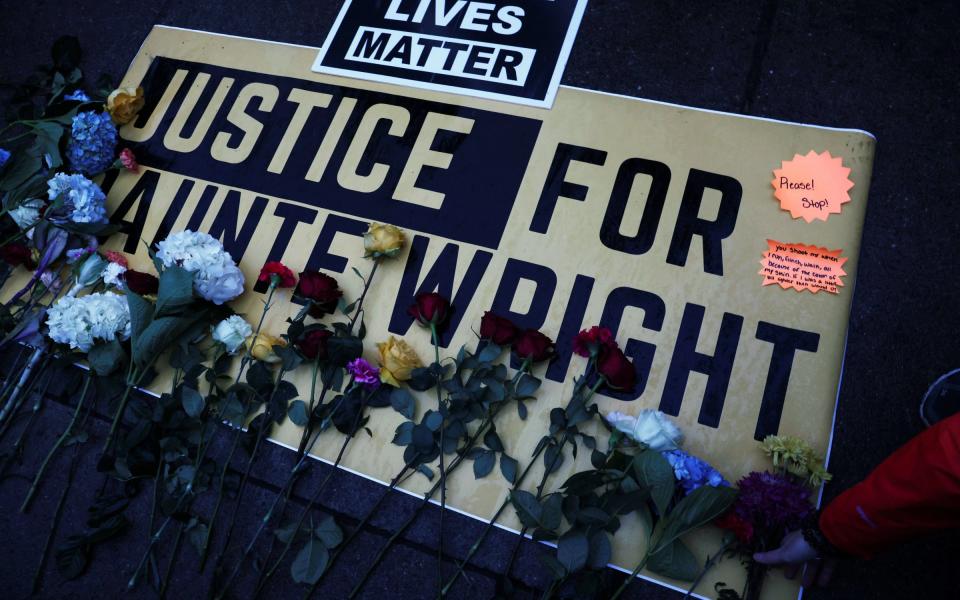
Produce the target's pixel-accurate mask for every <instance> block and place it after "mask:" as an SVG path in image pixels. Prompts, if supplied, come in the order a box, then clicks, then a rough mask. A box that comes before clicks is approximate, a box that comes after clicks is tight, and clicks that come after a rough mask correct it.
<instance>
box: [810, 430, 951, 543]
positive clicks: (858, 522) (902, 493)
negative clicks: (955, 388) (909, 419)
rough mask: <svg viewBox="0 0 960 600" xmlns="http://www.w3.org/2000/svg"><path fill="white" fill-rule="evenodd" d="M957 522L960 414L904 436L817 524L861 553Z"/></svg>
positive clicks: (832, 505) (834, 539)
mask: <svg viewBox="0 0 960 600" xmlns="http://www.w3.org/2000/svg"><path fill="white" fill-rule="evenodd" d="M958 527H960V414H957V415H954V416H952V417H950V418H948V419H944V420H943V421H941V422H940V423H938V424H936V425H934V426H933V427H931V428H930V429H927V430H926V431H924V432H923V433H921V434H920V435H918V436H917V437H915V438H913V439H912V440H910V441H909V442H907V444H906V445H904V446H903V447H902V448H900V449H899V450H897V451H896V452H894V453H893V454H892V455H890V456H889V457H888V458H887V459H886V460H885V461H883V462H882V463H881V464H880V466H878V467H877V468H876V469H874V471H873V472H872V473H871V474H870V475H869V476H868V477H867V478H866V479H865V480H864V481H862V482H860V483H859V484H857V485H855V486H854V487H852V488H850V489H849V490H847V491H846V492H844V493H843V494H841V495H840V496H838V497H837V498H836V499H835V500H834V501H833V502H831V503H830V504H829V505H828V506H827V507H826V508H825V509H824V510H823V513H822V515H821V517H820V529H821V531H822V532H823V534H824V535H825V536H826V537H827V539H828V540H830V543H832V544H833V545H834V546H836V547H837V548H838V549H840V550H842V551H843V552H846V553H848V554H852V555H854V556H859V557H862V558H870V557H872V556H873V555H874V554H876V553H877V552H879V551H881V550H883V549H884V548H887V547H889V546H892V545H895V544H897V543H899V542H903V541H906V540H908V539H911V538H915V537H918V536H921V535H923V534H925V533H930V532H934V531H940V530H945V529H954V528H958Z"/></svg>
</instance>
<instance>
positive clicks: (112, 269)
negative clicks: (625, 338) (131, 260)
mask: <svg viewBox="0 0 960 600" xmlns="http://www.w3.org/2000/svg"><path fill="white" fill-rule="evenodd" d="M126 272H127V268H126V267H125V266H123V265H121V264H119V263H115V262H112V263H109V264H108V265H107V266H106V267H105V268H104V269H103V273H102V274H101V277H103V282H104V283H105V284H107V285H108V286H113V287H115V288H117V289H118V290H122V289H123V274H124V273H126Z"/></svg>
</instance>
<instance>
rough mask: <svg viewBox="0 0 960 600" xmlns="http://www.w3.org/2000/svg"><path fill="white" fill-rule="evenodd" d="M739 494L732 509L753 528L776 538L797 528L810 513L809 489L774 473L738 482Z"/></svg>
mask: <svg viewBox="0 0 960 600" xmlns="http://www.w3.org/2000/svg"><path fill="white" fill-rule="evenodd" d="M737 487H739V488H740V493H739V495H738V496H737V501H736V502H735V503H734V505H733V510H734V512H735V513H736V514H737V516H739V517H740V518H742V519H745V520H747V521H749V522H750V523H751V524H752V525H753V527H754V529H760V530H762V531H764V532H767V533H770V534H772V535H774V536H777V539H778V540H779V536H778V534H779V535H782V534H783V533H785V532H786V531H788V530H792V529H797V528H798V527H799V526H800V525H801V524H802V523H803V520H804V519H806V518H807V516H809V515H810V514H811V513H812V512H813V506H812V505H811V504H810V490H809V489H808V488H807V487H806V486H805V485H804V484H802V483H798V482H795V481H793V480H791V479H790V478H789V477H787V476H785V475H779V474H776V473H758V472H756V471H754V472H752V473H750V474H749V475H747V476H746V477H744V478H743V479H741V480H740V481H739V482H738V483H737Z"/></svg>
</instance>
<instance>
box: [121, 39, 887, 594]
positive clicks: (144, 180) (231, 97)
mask: <svg viewBox="0 0 960 600" xmlns="http://www.w3.org/2000/svg"><path fill="white" fill-rule="evenodd" d="M316 54H317V50H316V49H315V48H307V47H300V46H291V45H286V44H278V43H270V42H263V41H255V40H249V39H241V38H235V37H229V36H221V35H213V34H207V33H200V32H194V31H185V30H178V29H172V28H165V27H157V28H155V29H154V30H153V32H152V33H151V34H150V36H149V37H148V38H147V40H146V42H145V43H144V45H143V47H142V48H141V50H140V52H139V53H138V54H137V56H136V57H135V58H134V60H133V62H132V64H131V66H130V70H129V71H128V73H127V74H126V77H125V78H124V81H123V85H125V86H138V85H141V86H143V87H144V89H145V91H146V98H147V103H146V106H145V108H144V110H143V111H142V112H141V114H140V116H139V118H138V119H137V120H136V121H135V122H133V123H131V124H128V125H126V126H124V127H123V128H122V129H121V132H120V133H121V136H122V138H123V139H124V140H125V141H126V143H127V144H128V145H130V146H131V147H132V148H133V149H134V150H135V152H136V155H137V157H138V159H139V161H140V163H141V165H142V168H141V170H140V172H139V173H136V174H134V173H127V172H124V173H122V174H120V175H119V176H118V177H116V178H115V179H111V180H109V181H106V182H104V186H105V187H108V188H109V195H108V205H109V208H110V210H111V213H112V217H113V219H114V220H118V219H119V220H122V221H125V222H126V223H127V225H126V234H118V235H116V236H114V237H113V238H111V241H110V243H109V245H108V247H109V248H112V249H118V250H124V251H126V252H128V253H134V254H135V260H134V263H135V264H136V263H138V262H139V263H140V264H141V265H147V264H148V260H149V259H148V257H147V254H146V245H145V244H144V242H146V243H148V244H149V243H153V242H155V241H157V240H160V239H163V238H164V237H165V236H166V235H167V234H168V233H169V232H172V231H179V230H181V229H184V228H191V229H199V230H203V231H207V232H210V233H211V234H212V235H214V236H215V237H218V238H219V239H221V240H223V242H224V245H225V246H226V248H227V249H228V250H229V251H230V252H231V254H232V255H233V257H234V258H235V259H237V260H238V261H239V263H240V265H241V268H242V269H243V271H244V273H245V275H246V277H247V281H248V285H252V284H251V283H249V282H253V281H255V278H256V275H257V273H258V271H259V269H260V267H261V265H263V264H264V262H265V261H267V260H282V261H283V262H284V263H285V264H287V265H288V266H289V267H291V268H292V269H293V270H294V271H299V270H303V269H305V268H314V269H321V270H324V271H325V272H327V273H330V274H332V275H334V276H335V277H337V279H338V280H339V282H340V284H341V286H342V287H343V288H344V290H345V292H346V295H347V297H348V298H355V297H356V296H357V294H358V293H359V290H360V289H361V287H362V282H361V281H360V280H359V278H357V277H356V276H355V275H353V274H352V273H351V270H352V268H353V267H357V268H359V269H360V270H361V271H363V272H366V271H367V270H368V269H369V262H366V261H365V260H364V259H363V258H362V254H363V251H362V242H361V236H362V233H363V231H364V230H365V229H366V227H367V223H368V222H370V221H378V222H388V223H393V224H395V225H398V226H400V227H402V228H404V229H405V230H406V231H407V234H408V238H409V244H408V247H407V249H406V250H405V251H404V253H403V254H402V255H401V256H400V257H399V258H398V259H397V260H394V261H390V262H387V263H384V265H383V267H382V271H381V273H379V274H378V276H377V280H376V282H375V284H374V286H373V289H372V290H371V291H370V297H369V300H368V303H367V305H366V309H367V311H366V317H365V320H366V328H367V338H366V341H367V347H366V349H365V353H366V355H367V357H368V358H370V359H371V360H373V359H375V358H376V350H375V347H374V346H373V343H374V342H377V341H382V340H384V339H386V338H387V337H388V336H389V335H395V336H403V337H405V339H406V340H407V341H409V342H410V343H411V344H412V345H413V346H414V347H415V348H416V349H417V350H418V352H419V353H420V355H421V356H422V357H430V356H432V348H431V345H430V340H429V335H428V334H425V333H424V332H423V331H422V330H418V329H416V328H415V327H412V326H411V319H410V317H409V316H407V315H406V308H407V306H408V305H409V304H410V302H411V300H412V297H413V295H414V294H415V293H416V292H417V291H420V290H427V291H432V290H439V291H440V292H441V293H443V294H445V295H447V296H449V297H451V298H452V300H453V304H454V306H455V308H456V311H455V313H454V315H453V318H452V321H451V324H450V326H449V327H448V328H447V330H446V331H445V333H444V335H443V345H444V346H445V347H446V349H447V353H448V355H451V356H452V355H455V354H456V351H457V349H459V348H460V347H461V346H462V345H464V344H466V345H468V346H469V347H471V348H472V347H474V345H475V343H476V335H475V333H474V331H476V329H477V328H478V326H479V320H480V316H481V315H482V314H483V312H484V311H486V310H489V309H491V308H493V309H494V310H496V311H497V312H499V313H501V314H504V315H507V316H510V317H511V318H513V319H514V320H515V321H516V322H517V323H519V324H521V325H522V326H524V327H532V328H540V329H542V330H543V331H544V332H546V333H547V334H548V335H550V336H551V337H553V338H555V339H556V340H557V343H558V350H559V356H558V358H557V359H556V360H555V361H553V362H551V363H550V365H549V366H547V367H540V368H539V369H538V371H537V373H536V374H537V376H539V377H541V378H543V379H544V385H543V387H542V388H541V390H540V392H539V393H538V395H537V400H536V401H535V402H531V403H528V404H527V407H528V409H529V416H528V418H527V419H526V420H521V419H520V418H519V417H518V416H517V415H516V414H511V415H505V416H503V418H502V419H500V420H498V422H497V430H498V432H499V434H500V437H501V438H502V440H503V441H504V443H505V444H506V446H507V451H508V452H509V454H510V455H511V456H514V457H516V458H517V459H518V460H520V461H521V464H525V460H526V458H527V457H529V456H530V455H531V453H532V451H533V449H534V446H535V445H536V443H537V441H538V440H539V438H540V437H541V436H542V435H543V433H544V432H545V431H546V430H547V425H548V423H549V412H550V410H551V409H552V408H554V407H556V406H560V405H561V404H562V403H564V402H565V401H566V399H567V398H569V394H570V389H571V386H572V379H573V377H574V376H575V375H577V374H579V373H581V372H582V370H583V368H584V364H585V363H584V360H583V359H582V358H580V357H578V356H571V351H570V344H571V340H572V338H573V336H574V335H576V333H577V331H579V330H580V329H582V328H584V327H589V326H591V325H594V324H602V325H605V326H607V327H609V328H610V329H611V330H613V331H614V332H615V334H616V337H617V340H618V341H619V343H620V345H621V347H623V348H624V349H625V351H626V352H627V354H628V355H629V356H630V357H631V358H632V359H633V361H634V364H635V365H636V366H637V371H638V375H639V377H640V381H641V383H640V385H639V386H638V387H637V389H636V390H635V393H632V394H626V395H620V396H619V397H614V396H605V397H603V399H602V400H601V401H600V406H601V410H602V411H603V412H606V411H610V410H619V411H623V412H629V413H635V412H637V411H639V410H640V409H642V408H659V409H661V410H663V411H665V412H667V413H668V414H671V415H675V416H676V419H677V422H678V423H679V424H680V425H681V427H682V428H683V430H684V432H685V433H686V440H687V441H686V443H685V448H686V449H688V450H689V451H690V452H692V453H694V454H697V455H699V456H701V457H703V458H704V459H706V460H708V461H709V462H711V463H712V464H713V465H715V466H716V467H717V468H719V469H720V470H721V471H722V472H723V473H724V475H725V476H726V477H727V479H729V480H731V481H735V480H736V479H738V478H739V477H741V476H742V475H744V474H746V473H747V472H749V471H750V470H753V469H763V468H766V466H767V464H768V463H767V462H766V459H765V457H764V456H763V455H762V453H761V452H760V450H759V445H758V443H757V441H756V440H757V439H760V438H762V437H763V436H764V435H766V434H769V433H776V432H779V433H782V434H793V435H800V436H802V437H804V438H805V439H807V440H809V441H811V442H812V443H813V445H814V446H815V447H816V448H817V449H818V450H819V451H821V452H826V451H827V449H828V445H829V442H830V436H831V425H832V416H833V411H834V405H835V399H836V394H837V388H838V385H839V380H840V372H841V363H842V358H843V352H844V341H845V335H846V329H847V318H848V314H849V311H850V302H851V299H852V296H853V294H852V292H853V285H852V284H853V282H854V280H855V276H856V272H857V266H858V254H859V247H860V230H861V225H862V222H863V216H864V211H865V209H866V200H867V190H868V188H869V182H870V172H871V166H872V160H873V150H874V140H873V138H872V137H871V136H870V135H869V134H866V133H864V132H861V131H854V130H836V129H827V128H822V127H813V126H804V125H796V124H790V123H782V122H777V121H771V120H766V119H757V118H749V117H742V116H736V115H727V114H721V113H716V112H711V111H704V110H696V109H691V108H684V107H680V106H674V105H669V104H662V103H656V102H649V101H642V100H637V99H633V98H626V97H620V96H613V95H608V94H602V93H596V92H591V91H586V90H579V89H571V88H561V89H560V90H559V92H558V94H557V97H556V102H555V104H554V106H553V108H552V109H550V110H543V109H538V108H533V107H527V106H520V105H516V104H507V103H501V102H496V101H492V100H483V99H478V98H468V97H461V96H455V95H452V94H445V93H439V92H431V91H425V90H415V89H412V88H404V87H399V86H392V85H389V84H378V83H372V82H364V81H359V80H351V79H346V78H338V77H333V76H327V75H321V74H318V73H314V72H312V71H311V65H312V63H313V60H314V58H315V57H316ZM811 149H815V150H816V151H817V152H824V151H829V152H830V153H832V155H833V156H839V157H842V158H843V165H844V166H845V167H849V169H850V173H849V179H850V181H852V182H853V183H854V185H853V187H852V188H851V189H850V190H849V197H850V200H849V202H846V203H845V204H844V206H843V210H842V212H840V213H839V214H833V215H832V216H831V218H830V219H829V220H826V221H820V220H816V221H814V222H812V223H808V222H806V220H804V219H794V218H791V215H790V214H789V213H788V212H786V211H784V210H783V209H782V208H781V206H780V203H779V202H778V201H776V199H775V198H774V197H773V193H774V191H773V189H771V183H770V181H771V180H770V173H771V171H772V169H774V168H775V167H777V166H779V165H780V164H781V161H783V160H789V159H791V158H792V157H794V156H795V155H797V154H800V155H803V154H805V153H807V152H808V151H810V150H811ZM768 240H783V241H785V242H789V243H790V244H791V245H796V246H797V247H802V246H804V245H809V246H814V247H817V248H829V249H838V250H842V256H843V257H844V258H845V259H846V261H845V262H844V263H843V267H842V270H843V272H844V274H843V280H842V284H843V286H842V287H839V286H838V287H837V289H836V292H837V293H818V294H813V293H798V291H796V290H793V289H783V287H781V286H779V285H764V283H765V281H764V279H765V276H764V274H763V272H762V271H761V272H760V273H758V271H757V264H758V261H760V260H761V258H762V256H763V253H764V252H766V251H769V250H770V246H769V245H768ZM783 266H784V268H788V269H789V268H791V266H790V263H789V262H785V263H784V265H783ZM798 268H799V267H798ZM831 291H833V290H831ZM281 295H282V296H283V297H282V299H281V302H286V301H287V300H289V296H288V295H283V293H282V294H281ZM261 299H262V298H261V296H259V295H258V294H246V295H245V296H243V298H242V300H241V301H240V302H239V303H238V304H237V305H236V306H235V309H236V310H237V311H238V312H240V313H246V314H248V315H256V314H259V311H260V304H259V303H260V301H261ZM298 309H299V306H297V305H296V304H292V303H289V304H287V305H281V306H278V307H277V308H275V309H274V310H272V311H271V312H270V313H269V315H268V318H267V322H266V325H265V330H266V331H269V332H271V333H274V334H279V333H281V332H282V331H284V330H285V326H284V320H285V319H286V318H287V317H289V316H290V315H292V314H294V313H295V312H296V311H297V310H298ZM306 377H307V375H306V374H302V375H298V376H295V377H294V378H293V381H294V383H295V384H297V386H298V387H300V388H301V390H302V389H303V387H302V386H303V385H304V381H305V380H306ZM158 385H161V386H162V383H160V384H158ZM431 400H432V402H433V403H435V402H436V400H435V398H433V397H432V396H431V395H424V396H422V397H420V398H419V399H418V403H419V411H420V412H421V413H422V412H423V411H424V410H425V409H426V408H428V407H430V406H431V405H432V404H431ZM401 421H402V418H401V417H400V416H399V415H397V414H394V413H392V412H389V411H383V412H381V413H376V415H375V416H374V418H373V419H371V421H370V423H369V428H370V430H371V433H372V437H367V436H363V435H361V436H359V437H358V439H357V441H356V442H355V443H354V444H353V445H352V446H351V448H350V450H349V452H348V454H347V456H346V457H345V459H344V465H345V466H346V467H347V468H349V469H352V470H354V471H356V472H359V473H362V474H364V475H366V476H368V477H371V478H374V479H377V480H379V481H386V480H389V479H390V478H391V477H392V476H393V475H394V474H395V473H396V472H397V471H398V470H399V469H400V468H401V467H402V465H403V459H402V455H401V451H400V450H399V449H398V448H397V447H396V446H393V445H391V439H392V437H393V433H394V430H395V428H396V427H397V425H398V424H399V423H400V422H401ZM593 433H596V434H599V435H600V436H601V437H602V435H603V434H602V433H601V432H599V431H593ZM298 439H299V431H298V428H296V427H295V426H294V425H292V424H290V423H287V424H286V425H284V427H283V428H281V429H280V430H279V432H278V433H277V435H276V441H278V442H280V443H283V444H287V445H295V444H296V443H297V440H298ZM340 443H341V442H340V440H339V439H336V436H333V435H331V436H328V437H321V439H320V442H319V443H318V445H317V446H316V447H315V453H316V455H317V456H319V457H321V458H325V459H328V460H329V459H332V457H333V455H334V454H335V453H336V451H337V449H338V448H339V446H340ZM584 454H586V453H584ZM588 464H589V457H588V456H585V455H583V454H582V455H581V456H580V457H579V460H578V461H577V462H576V465H575V464H573V462H572V461H569V460H568V461H566V463H565V464H564V465H563V467H562V469H561V471H560V472H559V473H558V474H556V475H555V476H554V477H553V478H552V479H551V481H552V482H554V483H553V484H552V485H554V486H556V485H559V482H562V481H563V480H564V479H565V477H566V476H567V475H569V474H570V473H572V472H573V471H574V470H575V469H577V468H584V467H586V466H587V465H588ZM537 469H539V470H541V471H542V465H538V466H537V467H536V469H535V471H534V473H533V477H532V478H531V480H532V481H536V480H538V479H539V477H538V476H537V475H538V473H537V472H536V470H537ZM428 485H429V484H428V482H427V481H426V479H425V478H423V477H420V476H417V477H415V478H412V479H410V480H408V481H407V482H406V483H405V484H404V487H405V488H406V489H407V490H408V491H411V492H418V493H419V492H423V491H425V490H426V489H427V487H428ZM507 492H508V485H507V484H506V482H505V481H504V480H503V479H502V478H499V477H494V476H491V477H487V478H485V479H481V480H475V479H474V477H473V474H472V473H470V472H468V470H464V471H458V472H456V473H455V474H454V475H453V476H452V477H451V478H450V481H449V492H448V495H447V501H448V503H449V504H450V506H451V507H453V508H455V509H457V510H460V511H462V512H465V513H467V514H470V515H474V516H476V517H478V518H488V517H489V516H490V515H491V514H492V513H493V512H494V511H495V510H496V508H497V507H498V506H499V505H500V503H501V502H502V500H503V499H504V498H505V497H506V494H507ZM508 513H512V511H508ZM502 523H503V524H504V525H505V526H507V527H510V528H514V529H516V528H518V527H517V525H518V522H517V521H516V519H515V518H514V516H513V515H512V514H509V515H507V516H505V517H504V518H503V520H502ZM623 527H624V530H623V531H621V532H620V533H618V535H617V536H616V537H615V538H614V540H615V541H614V553H613V562H614V563H615V564H616V565H618V566H620V567H623V568H626V569H627V570H630V569H631V568H632V567H633V566H634V564H635V563H636V562H637V560H638V559H639V557H640V556H641V555H642V550H643V549H642V548H641V547H639V544H637V543H636V542H635V540H636V539H637V535H636V534H635V533H632V532H635V531H637V530H636V528H637V527H639V524H638V523H637V522H636V521H634V520H631V519H629V518H628V519H625V520H624V523H623ZM719 537H720V536H719V533H718V532H716V531H712V530H704V531H700V532H697V533H695V534H693V535H692V536H690V538H689V539H688V540H687V541H688V543H689V544H690V546H691V547H692V548H694V549H695V551H696V554H697V555H698V556H699V557H704V556H706V554H707V553H709V552H712V551H713V550H715V549H716V548H717V546H718V543H719V542H718V540H719ZM742 578H743V574H742V573H741V568H740V566H739V565H738V564H736V563H735V561H728V562H727V563H724V564H722V565H721V566H720V567H718V568H716V569H715V570H714V571H712V572H711V573H710V574H709V576H708V577H707V579H706V580H705V582H704V583H703V584H702V585H701V586H700V587H699V588H698V589H700V590H712V589H713V582H715V581H725V582H727V583H728V584H730V585H731V586H732V587H734V588H738V587H739V583H738V582H740V581H742ZM666 583H670V582H666ZM677 585H680V586H682V584H677ZM796 586H797V584H795V583H793V582H789V581H787V580H785V579H783V578H781V577H780V576H771V578H770V580H769V581H768V583H767V585H766V587H765V592H764V595H765V597H768V598H787V597H795V596H796V592H797V587H796Z"/></svg>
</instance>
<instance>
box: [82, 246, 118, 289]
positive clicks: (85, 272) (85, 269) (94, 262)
mask: <svg viewBox="0 0 960 600" xmlns="http://www.w3.org/2000/svg"><path fill="white" fill-rule="evenodd" d="M108 264H110V263H108V262H107V261H106V260H104V258H103V257H102V256H100V255H99V254H97V253H96V252H94V253H93V254H90V255H89V256H87V258H86V260H84V261H83V262H82V263H79V266H76V267H74V272H75V273H76V275H77V285H79V286H81V287H89V286H91V285H93V284H95V283H96V282H97V280H98V279H100V277H101V276H102V275H103V271H104V269H106V268H107V265H108Z"/></svg>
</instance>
